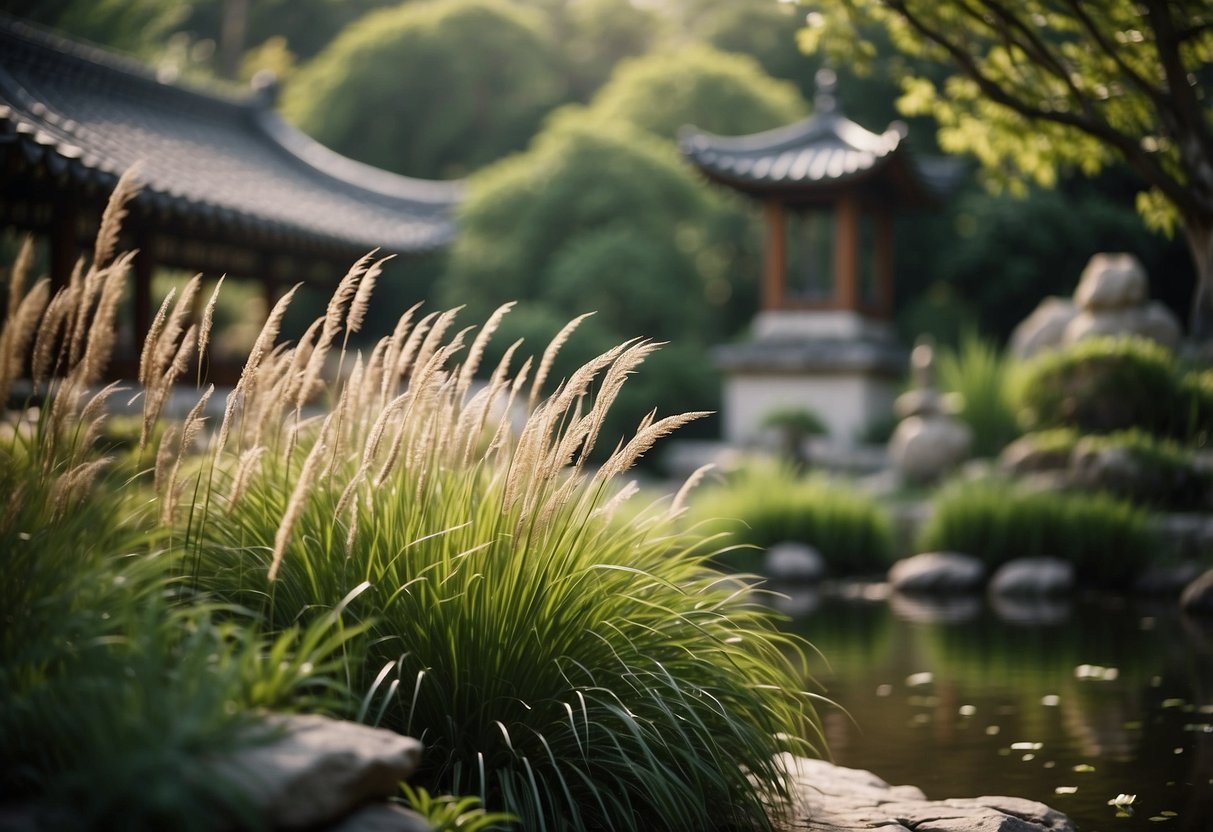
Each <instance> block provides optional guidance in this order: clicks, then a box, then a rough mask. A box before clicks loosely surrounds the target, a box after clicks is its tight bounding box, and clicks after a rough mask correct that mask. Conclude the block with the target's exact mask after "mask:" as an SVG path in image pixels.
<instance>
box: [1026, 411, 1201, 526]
mask: <svg viewBox="0 0 1213 832" xmlns="http://www.w3.org/2000/svg"><path fill="white" fill-rule="evenodd" d="M1013 456H1014V457H1015V458H1016V459H1017V460H1018V462H1016V463H1013V467H1014V469H1015V470H1016V471H1017V472H1018V473H1025V472H1030V471H1053V472H1064V473H1065V475H1066V482H1067V484H1068V485H1070V486H1072V487H1075V488H1087V489H1091V490H1102V491H1107V492H1109V493H1111V494H1113V495H1114V496H1117V497H1121V498H1124V499H1126V500H1132V501H1134V502H1136V503H1141V504H1145V505H1150V506H1155V507H1159V508H1167V509H1173V510H1177V511H1179V510H1185V509H1193V508H1200V507H1202V506H1203V505H1204V500H1205V495H1206V494H1207V493H1208V491H1209V486H1210V478H1209V475H1208V474H1207V473H1206V472H1205V471H1203V470H1202V469H1201V468H1200V467H1199V466H1197V465H1196V464H1195V460H1194V458H1193V455H1192V452H1191V451H1189V450H1187V449H1185V448H1184V447H1182V446H1181V445H1179V443H1177V442H1175V441H1173V440H1170V439H1162V438H1159V437H1156V436H1151V435H1150V434H1148V433H1146V432H1145V431H1141V430H1126V431H1117V432H1115V433H1108V434H1088V435H1087V436H1083V435H1081V434H1079V433H1078V432H1077V431H1075V430H1073V429H1071V428H1052V429H1050V430H1043V431H1036V432H1034V433H1029V434H1025V435H1024V436H1022V437H1020V438H1019V439H1018V440H1017V441H1016V442H1015V448H1014V454H1013ZM1113 456H1114V458H1110V457H1113ZM1101 457H1103V458H1104V459H1103V460H1102V461H1101V460H1100V458H1101Z"/></svg>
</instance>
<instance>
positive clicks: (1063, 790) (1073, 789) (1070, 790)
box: [1053, 786, 1078, 794]
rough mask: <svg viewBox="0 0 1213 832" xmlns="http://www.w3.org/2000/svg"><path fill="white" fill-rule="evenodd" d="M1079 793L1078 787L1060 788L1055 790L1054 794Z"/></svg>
mask: <svg viewBox="0 0 1213 832" xmlns="http://www.w3.org/2000/svg"><path fill="white" fill-rule="evenodd" d="M1076 791H1078V786H1058V787H1057V788H1055V789H1054V790H1053V794H1074V793H1075V792H1076Z"/></svg>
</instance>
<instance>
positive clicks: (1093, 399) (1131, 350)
mask: <svg viewBox="0 0 1213 832" xmlns="http://www.w3.org/2000/svg"><path fill="white" fill-rule="evenodd" d="M1015 393H1016V395H1015V398H1016V404H1017V406H1018V409H1019V419H1020V424H1021V425H1022V426H1023V427H1024V428H1026V429H1028V430H1035V429H1040V428H1049V427H1073V428H1076V429H1078V430H1079V431H1081V432H1084V433H1111V432H1113V431H1118V430H1129V429H1131V428H1138V429H1140V430H1144V431H1147V432H1148V433H1151V434H1154V435H1157V436H1167V437H1171V438H1174V439H1178V440H1180V441H1201V440H1200V437H1203V436H1207V435H1208V433H1209V432H1210V426H1211V424H1213V382H1211V381H1209V380H1208V379H1206V378H1205V376H1204V374H1200V373H1189V374H1187V375H1185V374H1184V373H1183V372H1182V370H1181V368H1180V367H1179V366H1178V364H1177V363H1176V360H1175V358H1174V356H1173V355H1172V354H1171V352H1170V351H1168V350H1167V349H1166V348H1165V347H1162V346H1161V345H1159V344H1157V343H1155V342H1153V341H1149V340H1147V339H1144V338H1137V337H1104V338H1091V339H1088V340H1084V341H1080V342H1079V343H1077V344H1074V345H1073V346H1070V347H1066V348H1064V349H1060V350H1051V351H1048V352H1045V353H1043V354H1041V355H1039V356H1038V357H1036V358H1034V359H1033V360H1032V361H1030V362H1029V363H1028V364H1026V365H1025V366H1024V368H1023V372H1022V374H1021V376H1020V378H1019V379H1018V383H1017V384H1016V391H1015Z"/></svg>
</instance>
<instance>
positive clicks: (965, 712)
mask: <svg viewBox="0 0 1213 832" xmlns="http://www.w3.org/2000/svg"><path fill="white" fill-rule="evenodd" d="M959 713H960V715H961V716H972V715H973V714H975V713H977V708H975V707H973V706H972V705H961V706H960V711H959Z"/></svg>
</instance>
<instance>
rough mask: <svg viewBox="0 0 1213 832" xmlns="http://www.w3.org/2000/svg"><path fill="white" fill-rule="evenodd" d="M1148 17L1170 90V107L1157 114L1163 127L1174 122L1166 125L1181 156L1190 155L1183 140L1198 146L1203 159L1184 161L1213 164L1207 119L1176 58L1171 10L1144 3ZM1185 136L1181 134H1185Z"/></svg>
mask: <svg viewBox="0 0 1213 832" xmlns="http://www.w3.org/2000/svg"><path fill="white" fill-rule="evenodd" d="M1146 9H1147V10H1148V12H1149V13H1148V15H1147V18H1148V19H1149V21H1150V28H1151V29H1153V30H1154V42H1155V45H1156V48H1157V49H1158V60H1159V63H1161V64H1162V69H1163V74H1164V76H1165V77H1166V79H1167V87H1168V89H1169V91H1170V95H1169V96H1168V103H1169V105H1170V106H1168V107H1166V108H1159V115H1160V116H1162V117H1163V120H1164V124H1166V122H1167V120H1168V117H1170V118H1172V119H1174V123H1173V124H1171V125H1168V126H1170V127H1171V130H1172V132H1173V135H1172V138H1173V139H1175V141H1176V142H1177V143H1178V144H1179V151H1180V153H1181V154H1189V153H1191V150H1188V149H1187V148H1185V147H1184V143H1185V142H1184V140H1185V139H1187V138H1189V137H1190V138H1192V139H1195V140H1196V142H1197V144H1198V145H1199V147H1200V153H1199V155H1200V156H1201V157H1203V158H1201V159H1196V158H1185V162H1187V163H1188V164H1189V165H1191V166H1193V167H1192V169H1193V170H1194V169H1195V166H1194V165H1195V163H1197V162H1204V163H1205V164H1206V165H1210V164H1213V131H1210V128H1209V123H1208V120H1207V118H1206V116H1205V113H1204V111H1203V109H1202V108H1201V106H1200V101H1198V100H1197V98H1196V92H1195V90H1193V89H1192V85H1191V84H1190V83H1189V82H1188V70H1187V68H1186V67H1185V66H1184V65H1183V62H1182V61H1181V60H1180V57H1179V38H1178V36H1177V33H1176V31H1175V21H1174V20H1172V18H1171V10H1170V8H1168V5H1167V3H1166V2H1159V0H1146ZM1185 133H1186V134H1187V135H1184V134H1185Z"/></svg>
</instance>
